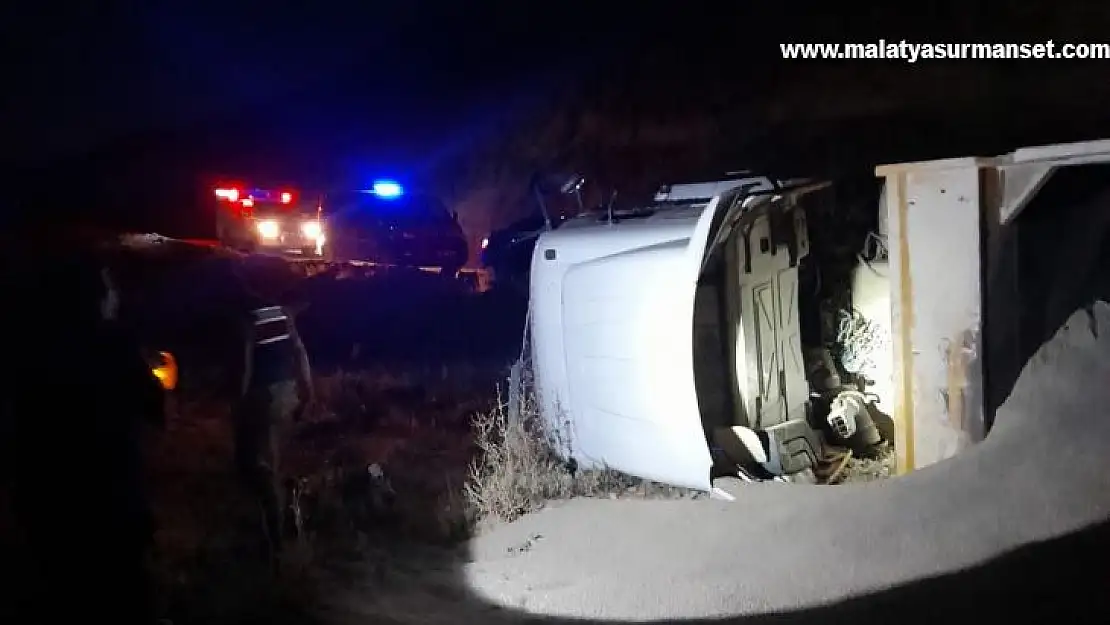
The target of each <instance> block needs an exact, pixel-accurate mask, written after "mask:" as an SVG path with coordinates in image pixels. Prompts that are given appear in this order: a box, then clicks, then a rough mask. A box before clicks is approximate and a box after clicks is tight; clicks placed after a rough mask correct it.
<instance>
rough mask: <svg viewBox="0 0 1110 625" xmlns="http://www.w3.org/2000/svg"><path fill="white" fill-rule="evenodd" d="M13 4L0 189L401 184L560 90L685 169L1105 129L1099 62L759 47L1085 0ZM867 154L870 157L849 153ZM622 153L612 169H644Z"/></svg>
mask: <svg viewBox="0 0 1110 625" xmlns="http://www.w3.org/2000/svg"><path fill="white" fill-rule="evenodd" d="M19 4H24V5H26V6H5V7H4V8H3V9H2V10H0V11H2V13H4V14H3V15H0V30H2V33H3V34H2V36H3V38H4V42H5V46H6V48H7V51H6V53H5V59H6V62H5V65H6V67H5V74H6V84H8V85H9V86H11V85H15V86H16V87H15V88H9V89H7V90H6V91H7V93H6V94H5V97H4V99H3V105H2V106H3V108H2V110H3V115H2V119H3V122H2V124H3V126H2V134H0V137H2V143H0V145H2V148H3V156H2V157H0V158H2V160H3V164H4V170H5V174H6V175H7V176H9V177H11V176H20V177H24V176H29V175H31V174H32V173H34V174H35V175H38V176H40V177H39V178H35V180H36V185H39V184H43V182H42V181H47V182H46V183H45V184H53V183H52V182H51V181H55V180H58V179H60V178H65V179H69V178H70V177H75V178H73V179H75V180H80V182H79V183H75V184H81V185H86V186H89V187H90V188H92V187H95V188H97V189H98V190H100V191H104V192H107V189H108V187H111V186H112V185H115V186H117V187H118V186H120V185H123V184H124V182H123V181H124V180H126V181H127V182H126V184H132V183H133V180H134V178H135V177H149V179H151V180H159V181H163V182H160V183H159V184H163V183H164V184H166V185H178V187H177V188H184V186H186V185H189V184H193V185H196V184H199V183H198V182H197V181H201V180H204V177H205V176H214V175H217V174H222V173H226V172H229V171H235V172H243V171H257V172H263V171H264V172H265V173H266V174H267V175H271V174H272V175H275V176H277V175H281V176H299V177H301V178H305V179H308V178H311V179H313V180H321V181H324V180H333V179H336V178H342V179H344V180H349V179H354V178H358V177H359V176H364V175H371V173H373V172H379V171H390V172H394V171H401V172H403V173H405V174H406V175H413V176H422V175H426V174H428V173H429V172H433V171H435V170H437V169H443V168H445V167H447V168H449V167H450V166H451V163H454V162H457V161H458V160H459V159H460V158H461V159H464V160H465V159H466V158H468V156H467V155H468V154H470V153H471V151H472V150H473V149H474V147H475V146H477V145H480V144H482V143H483V142H486V141H489V140H490V139H491V138H495V137H498V136H501V135H505V134H511V133H512V132H514V128H515V127H516V126H515V124H516V120H518V119H521V118H522V117H521V116H524V117H527V116H528V115H529V114H530V113H532V112H534V111H542V110H544V109H545V107H546V108H548V109H550V108H551V107H552V106H556V104H553V103H558V102H564V101H567V98H568V95H567V94H572V96H573V98H578V100H579V104H580V105H582V106H585V107H586V108H588V109H590V110H593V111H595V113H596V114H595V117H597V116H600V119H601V121H600V122H599V125H600V126H602V127H605V128H612V129H614V130H613V132H614V133H619V132H620V130H619V129H620V128H622V127H624V126H627V125H628V124H633V123H634V124H639V125H640V127H647V126H648V125H650V124H654V125H655V126H653V128H656V129H658V128H662V127H666V128H669V129H671V130H673V129H674V128H678V129H679V132H677V133H674V132H672V133H671V134H677V135H683V134H688V135H691V136H693V135H697V134H698V133H699V132H701V133H702V134H703V135H712V137H711V138H712V140H713V141H714V142H715V143H714V145H713V146H711V147H705V148H704V149H702V148H701V147H698V148H697V150H698V151H699V153H704V154H711V155H713V156H714V157H717V156H720V157H721V158H726V157H727V158H731V159H734V160H735V159H743V158H749V157H751V155H752V154H756V153H758V154H759V155H760V156H773V158H770V161H773V162H775V163H776V164H779V163H784V162H785V163H793V164H795V165H797V164H799V163H801V162H802V161H801V160H798V159H801V158H804V157H807V156H809V157H812V156H813V155H815V154H817V155H821V154H825V157H824V158H825V160H826V161H829V160H834V159H836V158H837V157H838V153H835V154H834V150H833V147H831V146H843V145H844V144H845V143H852V144H853V146H851V147H853V148H858V150H859V151H861V155H860V158H861V159H862V160H867V159H870V158H879V159H880V160H881V158H882V155H883V154H884V153H889V154H890V155H891V156H892V157H893V156H897V157H899V158H900V157H902V156H903V154H902V153H903V152H909V153H911V154H910V155H911V156H912V155H917V153H921V154H922V155H925V156H928V155H930V154H932V153H934V152H935V153H938V154H940V155H945V156H952V155H955V154H947V153H944V152H943V151H944V150H945V149H948V147H951V148H952V149H957V150H964V149H968V150H972V151H977V150H978V149H979V148H981V149H983V150H990V149H993V148H994V147H995V146H1009V142H1011V141H1019V142H1020V141H1032V142H1039V141H1041V140H1070V139H1074V138H1098V137H1099V136H1101V135H1107V136H1110V124H1107V123H1106V121H1107V120H1108V119H1110V108H1108V107H1107V106H1106V104H1110V80H1107V78H1110V72H1108V71H1107V69H1110V61H1087V62H1082V61H1056V62H1047V61H1042V62H1038V61H1009V62H1005V61H1004V62H974V61H957V62H946V63H941V62H934V63H932V64H928V65H925V64H921V63H919V64H917V65H907V64H903V63H891V62H871V63H861V62H853V63H833V62H808V63H804V62H784V61H782V60H781V58H780V57H779V52H778V44H779V43H781V42H787V41H830V42H847V41H869V40H873V39H877V38H879V37H883V38H886V39H888V40H896V39H900V38H907V39H910V40H917V41H993V42H1021V41H1039V40H1041V39H1045V38H1053V39H1055V40H1057V41H1076V42H1097V41H1110V35H1108V34H1110V7H1108V6H1107V5H1108V4H1110V3H1105V2H1083V3H1070V5H1069V3H1065V2H1044V3H1028V2H1010V3H1005V4H1004V6H1006V7H1008V8H1007V9H1006V10H1005V11H1003V12H998V11H996V10H994V9H993V8H991V7H989V6H987V5H983V4H981V3H975V2H961V3H944V2H937V3H931V4H930V5H929V6H927V7H926V6H922V5H921V4H920V3H915V4H912V5H910V4H906V5H905V6H895V5H896V4H897V3H889V2H888V3H882V4H879V5H876V6H877V7H878V8H876V9H867V10H864V9H861V8H858V7H856V8H853V7H852V6H850V5H840V4H835V5H834V4H833V3H820V4H818V3H789V4H787V3H775V4H773V5H772V4H771V3H765V4H763V5H760V4H755V3H738V2H737V3H696V2H695V3H682V4H679V3H661V2H643V3H631V2H615V3H596V6H604V7H605V8H604V9H597V8H596V6H594V7H591V6H590V5H589V4H586V3H546V4H545V3H503V2H498V3H484V4H483V3H460V2H343V3H339V2H336V3H291V2H289V3H274V2H269V3H267V2H235V1H234V0H228V1H226V2H222V3H216V2H207V1H205V2H189V3H186V2H170V1H162V0H147V1H145V2H130V3H125V2H103V3H86V6H83V7H82V6H81V4H80V3H64V4H59V6H57V7H54V6H47V5H45V4H39V5H36V4H33V3H19ZM294 5H297V6H294ZM493 5H499V6H493ZM745 5H746V6H745ZM994 5H995V7H997V6H998V3H994ZM678 6H681V7H682V9H681V10H677V9H675V7H678ZM710 7H714V8H713V9H712V10H710ZM721 7H733V8H731V9H723V10H722V9H721ZM815 7H816V8H815ZM914 13H918V14H917V15H914ZM582 102H585V104H582ZM590 107H592V108H590ZM630 120H632V121H630ZM644 120H649V121H644ZM706 120H711V123H707V122H706ZM687 127H688V128H689V129H690V132H689V133H684V132H682V129H683V128H687ZM706 128H710V129H711V130H705V129H706ZM868 128H871V129H873V132H871V133H870V136H863V135H862V134H861V129H864V130H866V129H868ZM699 129H701V130H699ZM875 129H879V130H875ZM915 132H916V133H917V135H918V136H920V137H921V139H922V141H923V142H922V143H921V144H920V146H915V145H914V143H915V139H914V136H915V135H914V133H915ZM630 133H631V134H632V135H633V136H638V137H647V136H651V133H649V132H639V133H636V132H632V131H630ZM663 134H665V133H663ZM863 134H867V133H866V132H863ZM655 135H660V132H656V133H655ZM957 135H959V136H957ZM938 136H943V138H944V139H946V140H947V139H951V141H948V143H944V142H939V143H938V142H937V139H938ZM895 137H897V138H895ZM926 139H928V140H929V141H931V142H932V143H931V144H930V145H931V146H932V147H928V148H927V147H926V146H925V143H924V141H925V140H926ZM874 142H878V143H879V144H881V145H878V147H876V148H875V150H874V151H875V152H877V153H878V154H879V156H871V155H870V154H866V155H865V154H862V152H866V151H867V149H866V148H864V147H860V146H864V145H867V144H869V143H874ZM634 143H635V142H634V141H633V145H631V147H627V146H626V148H624V149H625V150H626V152H629V153H631V154H632V157H630V158H631V159H632V160H635V159H636V158H641V159H644V160H646V161H647V164H646V165H644V166H643V167H647V168H650V167H651V164H652V163H655V162H659V159H658V158H657V157H656V156H655V155H654V153H652V152H651V150H650V149H648V148H644V149H643V150H641V149H640V148H638V147H637V146H636V145H634ZM857 144H858V145H857ZM946 146H948V147H946ZM672 147H673V146H670V145H666V146H662V147H661V148H660V152H668V151H669V152H671V153H675V150H674V149H672ZM691 149H693V148H691ZM840 149H847V148H842V147H836V150H840ZM594 151H595V152H597V154H599V155H598V156H596V157H595V158H594V159H593V160H594V161H612V160H615V159H616V157H614V156H611V155H610V156H606V155H607V154H610V153H609V152H604V151H601V152H599V151H598V150H594ZM884 151H885V152H884ZM772 152H773V154H772ZM896 153H897V154H896ZM612 154H618V153H617V152H613V153H612ZM619 154H624V153H619ZM623 158H624V157H623V156H621V159H623ZM706 158H709V157H706ZM687 160H689V159H687ZM707 162H708V161H707ZM594 164H595V165H598V166H599V167H600V166H605V165H607V164H611V163H605V162H599V163H594ZM659 166H660V167H661V168H665V166H664V165H663V164H660V165H659ZM147 172H149V176H147ZM109 179H111V180H112V181H109ZM152 184H153V183H152ZM40 199H41V196H40Z"/></svg>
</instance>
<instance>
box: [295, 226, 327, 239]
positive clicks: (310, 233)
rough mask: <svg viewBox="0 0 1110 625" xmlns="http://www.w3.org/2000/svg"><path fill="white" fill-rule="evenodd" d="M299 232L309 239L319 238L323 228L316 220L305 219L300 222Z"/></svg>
mask: <svg viewBox="0 0 1110 625" xmlns="http://www.w3.org/2000/svg"><path fill="white" fill-rule="evenodd" d="M301 232H302V233H303V234H304V235H305V236H306V237H307V238H309V239H312V240H316V239H319V238H320V237H321V236H322V235H323V234H324V229H323V228H322V227H321V226H320V222H318V221H306V222H304V223H302V224H301Z"/></svg>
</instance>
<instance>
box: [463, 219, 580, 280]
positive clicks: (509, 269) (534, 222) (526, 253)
mask: <svg viewBox="0 0 1110 625" xmlns="http://www.w3.org/2000/svg"><path fill="white" fill-rule="evenodd" d="M566 220H567V218H566V217H564V216H557V217H552V219H551V227H552V229H555V228H558V227H559V226H560V225H562V224H563V222H565V221H566ZM545 230H547V226H546V224H545V222H544V218H543V215H529V216H527V217H524V218H522V219H518V220H516V221H514V222H513V223H511V224H509V225H507V226H505V227H504V228H501V229H500V230H495V231H493V232H491V233H490V234H489V236H487V237H486V238H484V239H482V254H481V262H482V266H483V267H485V268H486V269H488V270H489V271H490V273H491V274H492V279H493V283H494V284H495V285H497V286H506V287H508V288H511V289H513V290H515V291H517V292H519V293H521V294H525V295H526V294H527V293H528V283H529V274H530V272H531V265H532V251H533V250H535V249H536V241H537V240H538V239H539V236H540V235H541V234H542V233H543V232H544V231H545Z"/></svg>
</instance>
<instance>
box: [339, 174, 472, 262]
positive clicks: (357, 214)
mask: <svg viewBox="0 0 1110 625" xmlns="http://www.w3.org/2000/svg"><path fill="white" fill-rule="evenodd" d="M324 210H325V212H326V214H327V221H328V231H329V245H330V248H331V254H332V257H333V258H334V259H336V260H342V261H352V260H360V261H370V262H376V263H382V264H387V265H398V266H407V267H432V268H440V269H441V270H442V272H443V273H445V274H448V275H455V274H457V273H458V271H459V269H461V268H462V266H463V265H465V264H466V261H467V257H468V255H469V246H468V245H467V242H466V238H465V236H464V235H463V231H462V228H461V227H460V226H459V221H458V215H457V214H455V213H453V212H452V211H449V210H447V208H446V206H444V204H443V202H442V201H440V200H439V199H438V198H436V197H435V196H433V195H430V194H427V193H421V192H408V191H406V190H405V189H404V188H403V187H402V186H401V185H400V184H397V183H395V182H390V181H378V182H377V183H375V184H374V186H373V187H372V188H370V189H365V190H353V191H342V192H336V193H331V194H328V195H327V196H326V197H325V199H324Z"/></svg>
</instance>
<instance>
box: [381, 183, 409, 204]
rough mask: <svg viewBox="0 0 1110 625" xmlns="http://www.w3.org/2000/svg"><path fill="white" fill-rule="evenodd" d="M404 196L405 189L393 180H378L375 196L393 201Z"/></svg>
mask: <svg viewBox="0 0 1110 625" xmlns="http://www.w3.org/2000/svg"><path fill="white" fill-rule="evenodd" d="M404 194H405V190H404V188H403V187H401V185H400V184H398V183H396V182H393V181H392V180H378V181H375V182H374V195H376V196H378V197H380V198H382V199H386V200H392V199H394V198H399V197H401V196H402V195H404Z"/></svg>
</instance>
